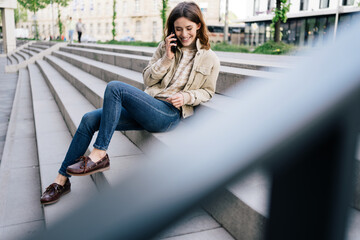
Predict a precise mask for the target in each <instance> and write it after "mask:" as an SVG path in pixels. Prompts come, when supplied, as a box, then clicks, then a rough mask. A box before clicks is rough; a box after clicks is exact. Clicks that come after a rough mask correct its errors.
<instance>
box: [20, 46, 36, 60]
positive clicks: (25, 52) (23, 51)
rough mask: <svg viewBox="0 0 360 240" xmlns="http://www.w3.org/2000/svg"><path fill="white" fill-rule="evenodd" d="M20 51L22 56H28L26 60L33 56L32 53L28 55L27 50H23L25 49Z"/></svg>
mask: <svg viewBox="0 0 360 240" xmlns="http://www.w3.org/2000/svg"><path fill="white" fill-rule="evenodd" d="M20 51H21V52H22V53H23V54H25V55H27V56H28V59H29V58H31V57H32V56H33V55H32V53H30V52H29V50H27V49H25V48H24V49H21V50H20Z"/></svg>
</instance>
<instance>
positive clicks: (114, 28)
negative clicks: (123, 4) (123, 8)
mask: <svg viewBox="0 0 360 240" xmlns="http://www.w3.org/2000/svg"><path fill="white" fill-rule="evenodd" d="M115 20H116V0H114V3H113V18H112V26H113V29H112V30H111V33H112V36H113V38H112V40H115V37H116V23H115Z"/></svg>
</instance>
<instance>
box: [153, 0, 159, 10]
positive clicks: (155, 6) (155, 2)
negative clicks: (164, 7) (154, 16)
mask: <svg viewBox="0 0 360 240" xmlns="http://www.w3.org/2000/svg"><path fill="white" fill-rule="evenodd" d="M153 9H154V11H156V12H157V11H158V3H157V0H153Z"/></svg>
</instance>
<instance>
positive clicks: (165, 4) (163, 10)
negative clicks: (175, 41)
mask: <svg viewBox="0 0 360 240" xmlns="http://www.w3.org/2000/svg"><path fill="white" fill-rule="evenodd" d="M168 2H169V0H162V8H161V10H160V16H161V19H162V25H163V29H165V25H166V12H167V10H168Z"/></svg>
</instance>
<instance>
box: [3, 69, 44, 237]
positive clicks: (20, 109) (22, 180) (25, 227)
mask: <svg viewBox="0 0 360 240" xmlns="http://www.w3.org/2000/svg"><path fill="white" fill-rule="evenodd" d="M0 189H1V191H0V239H7V240H12V239H14V240H15V239H23V238H24V237H31V236H33V235H34V234H36V233H37V232H39V231H42V230H43V229H44V226H45V225H44V214H43V210H42V207H41V205H40V204H39V195H40V191H41V189H40V177H39V164H38V156H37V151H36V136H35V130H34V118H33V113H32V102H31V92H30V84H29V76H28V72H27V70H26V69H21V70H20V71H19V79H18V83H17V88H16V94H15V98H14V104H13V109H12V112H11V118H10V122H9V127H8V131H7V137H6V143H5V148H4V152H3V154H2V162H1V165H0Z"/></svg>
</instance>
